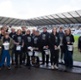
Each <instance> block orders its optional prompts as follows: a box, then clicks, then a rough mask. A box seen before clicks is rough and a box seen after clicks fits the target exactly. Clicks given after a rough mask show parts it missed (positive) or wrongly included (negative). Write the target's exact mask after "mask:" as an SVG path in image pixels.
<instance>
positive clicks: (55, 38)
mask: <svg viewBox="0 0 81 80" xmlns="http://www.w3.org/2000/svg"><path fill="white" fill-rule="evenodd" d="M59 43H60V39H59V35H58V33H56V35H54V34H53V33H51V34H50V48H54V46H57V47H58V46H59Z"/></svg>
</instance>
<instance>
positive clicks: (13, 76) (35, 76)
mask: <svg viewBox="0 0 81 80" xmlns="http://www.w3.org/2000/svg"><path fill="white" fill-rule="evenodd" d="M0 80H81V74H75V73H69V72H62V71H57V70H49V69H48V70H47V69H41V68H34V67H32V69H31V70H28V69H27V68H26V67H23V68H19V69H15V68H12V69H11V70H6V69H3V70H1V71H0Z"/></svg>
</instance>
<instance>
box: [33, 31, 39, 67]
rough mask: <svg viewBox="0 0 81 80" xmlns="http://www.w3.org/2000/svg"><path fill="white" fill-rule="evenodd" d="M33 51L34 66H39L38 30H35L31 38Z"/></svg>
mask: <svg viewBox="0 0 81 80" xmlns="http://www.w3.org/2000/svg"><path fill="white" fill-rule="evenodd" d="M33 49H34V50H33V51H34V56H35V67H39V52H40V35H39V31H36V32H35V37H34V39H33Z"/></svg>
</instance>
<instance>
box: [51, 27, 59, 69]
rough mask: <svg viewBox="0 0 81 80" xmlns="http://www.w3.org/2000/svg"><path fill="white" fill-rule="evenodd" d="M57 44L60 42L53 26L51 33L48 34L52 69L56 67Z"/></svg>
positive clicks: (57, 56)
mask: <svg viewBox="0 0 81 80" xmlns="http://www.w3.org/2000/svg"><path fill="white" fill-rule="evenodd" d="M59 44H60V39H59V35H58V33H57V28H53V30H52V33H51V34H50V51H51V65H52V66H51V67H52V69H58V59H59V48H58V47H59Z"/></svg>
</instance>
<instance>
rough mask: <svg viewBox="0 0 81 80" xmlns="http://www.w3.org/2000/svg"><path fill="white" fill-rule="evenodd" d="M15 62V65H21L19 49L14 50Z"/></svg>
mask: <svg viewBox="0 0 81 80" xmlns="http://www.w3.org/2000/svg"><path fill="white" fill-rule="evenodd" d="M15 63H16V65H18V63H19V65H22V52H21V51H16V52H15Z"/></svg>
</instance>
